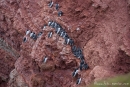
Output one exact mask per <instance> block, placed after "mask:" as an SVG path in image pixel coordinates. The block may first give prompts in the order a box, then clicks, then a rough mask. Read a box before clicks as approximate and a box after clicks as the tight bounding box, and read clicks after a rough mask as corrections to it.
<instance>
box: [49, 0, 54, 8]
mask: <svg viewBox="0 0 130 87" xmlns="http://www.w3.org/2000/svg"><path fill="white" fill-rule="evenodd" d="M53 3H54V2H53V1H52V0H51V1H50V3H49V7H50V8H51V7H52V6H53Z"/></svg>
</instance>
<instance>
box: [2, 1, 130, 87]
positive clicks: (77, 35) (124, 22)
mask: <svg viewBox="0 0 130 87" xmlns="http://www.w3.org/2000/svg"><path fill="white" fill-rule="evenodd" d="M49 1H50V0H0V14H1V15H0V37H1V38H2V39H3V40H4V41H5V42H6V43H8V44H9V45H10V46H11V47H12V48H13V49H15V50H16V51H17V53H18V54H19V55H20V56H16V57H17V58H15V59H17V60H16V62H15V69H14V70H13V68H10V69H9V70H8V74H7V76H5V77H6V78H9V72H11V73H10V80H9V82H8V86H9V87H80V86H84V85H87V86H88V84H90V83H91V82H93V81H97V80H101V79H106V78H108V77H113V76H116V75H118V74H126V73H129V72H130V46H129V45H130V44H129V43H130V39H129V38H130V36H129V35H130V34H129V32H130V26H129V23H130V0H62V1H61V0H53V1H54V3H59V5H60V8H59V10H61V11H63V16H61V17H59V16H58V15H57V10H56V9H55V7H54V6H53V7H52V8H49V6H48V4H49ZM50 20H53V21H56V22H57V23H59V24H60V25H61V26H62V27H63V28H64V29H65V31H66V32H67V33H68V35H69V36H70V37H71V38H72V39H73V40H74V42H75V45H76V46H78V47H80V48H81V49H82V50H83V54H84V57H85V61H86V62H87V64H88V65H89V69H88V70H83V71H81V72H79V76H81V78H82V81H81V84H80V85H76V80H77V78H78V77H76V78H73V77H72V72H73V71H74V69H75V68H77V67H78V66H79V63H80V62H79V59H77V58H76V57H74V55H73V54H72V52H71V47H70V46H69V45H65V44H64V39H63V38H61V37H59V36H58V35H57V34H56V33H55V31H54V29H53V28H51V27H48V26H47V27H46V28H45V29H44V30H43V25H44V24H47V23H48V21H50ZM27 29H29V30H31V31H33V32H35V33H36V34H38V33H39V32H43V34H42V35H41V36H40V37H39V38H38V39H37V40H33V39H31V38H30V37H29V35H25V32H26V30H27ZM50 31H51V32H53V35H52V37H51V38H48V33H49V32H50ZM24 37H27V42H23V38H24ZM6 51H7V50H6ZM10 53H12V51H11V52H10V51H7V53H6V54H10ZM14 55H16V54H14ZM45 56H47V57H48V60H47V62H46V63H43V60H44V57H45ZM5 57H6V55H3V57H2V56H1V57H0V58H1V59H2V61H3V60H5V59H6V58H5ZM9 63H11V64H12V66H13V65H14V61H13V62H12V61H11V60H9ZM7 64H8V63H7ZM11 64H9V65H10V66H11ZM5 68H7V66H5ZM12 70H13V71H12ZM0 72H2V70H0ZM6 73H7V72H6ZM2 74H3V73H2ZM1 76H4V75H1ZM2 78H3V77H2ZM0 81H3V80H0Z"/></svg>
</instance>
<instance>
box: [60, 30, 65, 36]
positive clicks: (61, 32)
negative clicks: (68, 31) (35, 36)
mask: <svg viewBox="0 0 130 87" xmlns="http://www.w3.org/2000/svg"><path fill="white" fill-rule="evenodd" d="M64 33H65V31H64V30H63V29H62V30H61V31H60V36H61V37H63V35H64Z"/></svg>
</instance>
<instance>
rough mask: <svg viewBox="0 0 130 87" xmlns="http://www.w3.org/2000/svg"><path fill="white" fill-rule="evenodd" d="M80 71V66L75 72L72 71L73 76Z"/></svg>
mask: <svg viewBox="0 0 130 87" xmlns="http://www.w3.org/2000/svg"><path fill="white" fill-rule="evenodd" d="M78 72H79V68H77V69H75V70H74V72H73V73H72V76H73V77H75V76H76V75H77V73H78Z"/></svg>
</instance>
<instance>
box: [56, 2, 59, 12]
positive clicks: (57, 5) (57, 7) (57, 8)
mask: <svg viewBox="0 0 130 87" xmlns="http://www.w3.org/2000/svg"><path fill="white" fill-rule="evenodd" d="M56 10H57V11H58V10H59V4H58V3H56Z"/></svg>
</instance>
